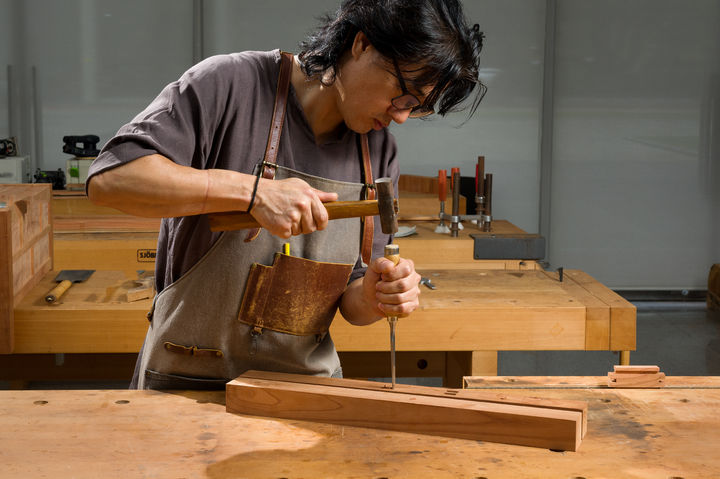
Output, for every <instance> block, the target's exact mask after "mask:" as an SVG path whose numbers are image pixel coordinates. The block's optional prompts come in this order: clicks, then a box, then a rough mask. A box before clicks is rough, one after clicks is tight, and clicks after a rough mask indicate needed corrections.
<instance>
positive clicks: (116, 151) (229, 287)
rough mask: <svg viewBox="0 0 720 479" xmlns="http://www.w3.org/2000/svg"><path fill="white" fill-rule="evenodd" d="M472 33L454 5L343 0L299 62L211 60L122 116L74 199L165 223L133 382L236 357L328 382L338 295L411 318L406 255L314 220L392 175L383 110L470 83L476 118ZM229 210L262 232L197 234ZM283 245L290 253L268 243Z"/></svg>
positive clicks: (452, 93)
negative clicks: (391, 255) (329, 205)
mask: <svg viewBox="0 0 720 479" xmlns="http://www.w3.org/2000/svg"><path fill="white" fill-rule="evenodd" d="M482 38H483V35H482V33H481V32H479V29H478V27H477V25H475V26H474V27H468V26H467V24H466V22H465V19H464V17H463V13H462V8H461V6H460V4H459V3H458V2H457V1H455V0H448V1H440V0H416V1H409V0H386V1H376V0H349V1H345V2H343V3H342V5H341V6H340V8H339V9H338V11H337V12H336V14H335V15H334V16H328V17H327V18H326V19H325V22H324V24H323V25H322V26H321V27H320V28H319V29H318V31H317V32H316V33H315V34H314V35H313V36H311V37H310V38H309V39H308V40H307V41H306V42H305V43H304V44H303V51H302V52H301V53H300V54H299V55H298V56H295V57H293V56H292V55H289V54H283V53H281V52H279V51H271V52H243V53H237V54H231V55H221V56H216V57H212V58H209V59H207V60H205V61H203V62H201V63H200V64H198V65H196V66H194V67H193V68H191V69H190V70H189V71H188V72H186V73H185V74H184V75H183V76H182V77H181V78H180V79H179V80H178V81H176V82H173V83H171V84H170V85H168V86H167V87H166V88H165V89H164V90H163V91H162V92H161V93H160V95H159V96H158V97H157V98H156V99H155V100H154V101H153V103H151V104H150V105H149V106H148V107H147V109H146V110H145V111H143V112H142V113H140V114H139V115H138V116H137V117H136V118H135V119H134V120H133V121H132V122H131V123H129V124H128V125H125V126H124V127H122V128H121V129H120V131H119V132H118V134H117V135H116V136H115V137H114V138H113V139H111V140H110V141H109V142H108V143H107V145H105V147H104V149H103V151H102V152H101V154H100V155H99V156H98V158H97V159H96V160H95V162H94V163H93V165H92V167H91V170H90V173H89V177H88V195H89V196H90V199H91V200H92V201H94V202H95V203H97V204H101V205H108V206H113V207H116V208H118V209H121V210H123V211H125V212H127V213H131V214H135V215H140V216H156V217H163V218H164V219H163V222H162V227H161V231H160V236H159V238H158V249H157V256H156V282H157V291H158V295H157V296H156V298H155V301H154V305H153V311H151V312H150V314H149V315H148V317H149V318H150V319H151V323H150V328H149V331H148V336H147V337H146V340H145V344H144V346H143V349H142V351H141V354H140V356H139V359H138V363H137V366H136V371H135V376H134V379H133V383H132V385H131V387H139V388H219V387H223V386H224V383H225V382H226V381H227V380H229V379H232V378H234V377H236V376H238V375H239V374H241V373H242V372H244V371H245V370H247V369H260V370H272V371H283V372H291V373H305V374H315V375H325V376H341V374H342V370H341V367H340V363H339V360H338V357H337V353H336V351H335V347H334V345H333V342H332V339H331V338H330V335H329V334H328V333H327V330H328V327H329V325H330V322H331V321H332V318H333V316H334V313H335V310H336V309H337V308H338V307H339V308H340V312H341V313H342V315H343V317H344V318H345V319H346V320H348V321H349V322H351V323H352V324H356V325H365V324H371V323H373V322H375V321H377V320H379V319H381V318H384V317H386V316H387V315H397V316H403V315H407V314H408V313H410V312H412V311H413V310H414V309H415V308H416V307H417V305H418V295H419V289H418V282H419V279H420V278H419V276H418V274H417V273H416V272H415V270H414V266H413V263H412V261H411V260H408V259H402V260H401V261H400V262H399V263H398V264H397V265H393V263H392V262H390V261H389V260H387V259H384V258H382V248H383V246H384V245H386V244H388V243H389V241H390V238H389V237H388V236H387V235H383V234H382V233H380V231H379V230H380V228H379V227H378V228H373V227H372V225H373V221H372V220H369V221H365V222H364V223H363V222H361V221H360V220H358V219H348V220H334V221H332V222H329V221H328V217H327V211H326V210H325V207H324V206H323V203H324V202H328V201H335V200H357V199H361V198H365V197H368V195H370V196H371V195H372V189H371V188H368V187H367V186H368V185H371V184H372V180H373V178H378V177H381V176H389V177H391V178H392V179H393V181H394V182H395V185H397V178H398V175H399V167H398V164H397V159H396V146H395V141H394V139H393V137H392V135H391V134H390V133H389V132H388V131H387V126H388V125H389V124H390V123H391V122H393V121H394V122H396V123H398V124H402V123H404V122H405V121H406V120H407V119H408V118H409V117H411V116H426V115H428V114H431V113H433V112H435V111H436V112H437V113H439V114H441V115H444V114H445V113H447V112H449V111H452V110H453V109H455V108H457V107H458V105H460V103H461V102H463V100H465V99H466V98H468V97H469V96H470V95H471V94H472V93H473V92H475V93H474V100H473V101H472V102H471V113H472V112H474V110H475V108H476V107H477V104H478V102H479V101H480V99H481V98H482V94H483V92H484V87H483V86H482V84H481V83H480V82H479V80H478V68H479V67H478V63H479V54H480V50H481V49H482ZM232 210H240V211H248V212H250V213H251V214H252V215H253V216H254V217H255V218H256V219H257V221H258V222H259V224H260V225H261V226H262V230H260V231H259V232H258V231H252V232H248V231H234V232H226V233H224V234H222V235H221V234H219V233H213V232H211V231H210V229H209V226H208V219H207V216H206V214H207V213H213V212H220V211H232ZM285 242H289V243H290V251H291V255H281V254H277V253H278V252H279V251H282V245H283V243H285ZM371 251H372V253H373V254H372V255H371V254H370V253H371ZM372 257H374V258H375V259H372V260H371V258H372ZM287 271H293V273H288V272H287ZM268 285H272V286H268Z"/></svg>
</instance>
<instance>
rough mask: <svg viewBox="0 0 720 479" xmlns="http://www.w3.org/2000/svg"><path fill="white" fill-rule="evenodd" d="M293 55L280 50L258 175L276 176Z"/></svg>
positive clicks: (256, 230) (252, 234) (251, 235)
mask: <svg viewBox="0 0 720 479" xmlns="http://www.w3.org/2000/svg"><path fill="white" fill-rule="evenodd" d="M292 67H293V56H292V53H288V52H280V74H279V75H278V83H277V89H276V90H275V107H274V108H273V115H272V121H271V122H270V133H269V134H268V141H267V146H266V147H265V157H264V158H263V162H262V165H261V166H260V170H259V171H258V172H257V174H258V175H262V177H263V178H265V179H268V180H272V179H273V178H275V170H276V166H277V153H278V147H279V144H280V135H281V134H282V128H283V124H284V123H285V110H286V107H287V98H288V92H289V91H290V77H291V76H292ZM258 234H260V228H254V229H252V230H250V231H248V234H247V237H246V238H245V241H246V242H249V241H252V240H254V239H255V238H257V236H258Z"/></svg>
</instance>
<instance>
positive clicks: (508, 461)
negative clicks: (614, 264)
mask: <svg viewBox="0 0 720 479" xmlns="http://www.w3.org/2000/svg"><path fill="white" fill-rule="evenodd" d="M486 379H490V378H486ZM496 379H497V382H496V383H495V384H494V385H492V384H490V385H488V389H486V390H485V391H483V392H486V393H492V394H502V395H503V396H507V397H513V395H521V396H528V395H530V396H538V397H542V398H555V399H562V400H565V399H571V400H581V401H586V402H587V403H588V406H589V408H588V414H589V420H588V432H587V434H586V436H585V438H584V439H583V443H582V445H581V447H580V448H579V450H578V451H577V452H554V451H551V450H549V449H539V448H534V447H525V446H514V445H505V444H496V443H489V442H479V441H473V440H467V439H453V438H442V437H436V436H427V435H423V434H413V433H405V432H392V431H382V430H376V429H368V428H363V427H353V426H338V425H332V424H324V423H315V422H306V421H299V420H288V419H268V418H261V417H256V416H245V415H241V414H228V413H227V412H226V410H225V398H224V394H225V393H224V392H222V391H216V392H200V391H194V392H188V391H178V392H155V391H127V390H121V391H118V390H104V391H0V444H2V445H3V447H2V459H3V460H2V468H3V469H2V470H3V472H5V473H6V475H9V476H12V477H43V476H47V477H53V478H55V479H64V478H66V477H67V478H69V477H73V478H93V479H94V478H97V477H103V478H106V479H112V478H122V479H125V478H128V477H156V478H166V477H167V478H178V477H212V478H217V479H223V478H234V477H274V478H278V477H288V478H298V477H307V478H310V477H328V476H333V477H389V478H391V477H393V478H394V477H433V478H457V477H487V478H497V477H511V478H515V479H530V478H531V479H538V478H539V479H543V478H552V479H555V478H578V477H585V478H628V479H645V478H664V479H666V478H670V477H678V478H679V477H683V478H688V479H689V478H691V477H698V478H710V477H717V471H718V470H720V458H719V457H718V455H717V444H720V416H718V414H717V411H718V410H719V409H720V389H719V388H720V378H688V379H693V380H694V383H689V384H686V385H685V386H678V387H677V388H672V383H674V381H672V379H673V378H672V377H668V382H669V383H670V384H668V386H666V387H665V388H664V389H654V390H642V389H623V390H616V389H608V388H607V387H606V386H605V388H604V389H585V388H579V387H576V388H574V389H557V388H556V384H557V383H558V382H565V381H563V380H565V379H568V378H540V379H539V380H538V381H537V382H535V383H534V384H530V385H528V386H526V387H529V388H531V389H529V390H522V389H520V388H517V389H506V388H504V387H503V383H506V384H517V383H518V382H519V381H516V382H514V383H510V382H509V380H510V379H513V378H496ZM542 379H547V380H548V381H550V382H546V383H543V382H542ZM579 379H581V380H584V381H581V382H585V383H588V382H600V383H603V382H606V381H607V378H605V377H594V378H579ZM677 379H681V378H677ZM668 388H671V389H668Z"/></svg>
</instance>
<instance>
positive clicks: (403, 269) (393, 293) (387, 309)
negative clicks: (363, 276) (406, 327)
mask: <svg viewBox="0 0 720 479" xmlns="http://www.w3.org/2000/svg"><path fill="white" fill-rule="evenodd" d="M372 269H373V270H374V271H376V272H377V273H379V274H380V279H381V280H380V281H378V282H377V283H376V284H375V299H376V300H377V301H378V303H379V304H378V309H380V310H381V311H382V312H383V313H385V314H386V315H387V316H399V317H402V316H407V315H408V314H410V313H411V312H413V311H414V310H415V309H416V308H417V307H418V305H419V296H420V288H419V284H420V275H419V274H418V273H417V272H416V271H415V266H414V264H413V262H412V261H411V260H408V259H402V258H401V259H400V262H399V263H398V264H397V266H394V265H393V263H392V261H389V260H386V259H384V258H378V260H376V261H375V262H374V263H373V268H372Z"/></svg>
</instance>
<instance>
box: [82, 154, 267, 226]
mask: <svg viewBox="0 0 720 479" xmlns="http://www.w3.org/2000/svg"><path fill="white" fill-rule="evenodd" d="M254 181H255V177H254V176H252V175H246V174H242V173H238V172H235V171H230V170H198V169H195V168H190V167H187V166H182V165H178V164H176V163H174V162H172V161H171V160H169V159H168V158H166V157H164V156H161V155H150V156H144V157H141V158H138V159H137V160H134V161H131V162H130V163H126V164H124V165H121V166H119V167H117V168H113V169H111V170H107V171H105V172H103V173H100V174H98V175H96V176H94V177H92V178H91V180H90V183H89V185H88V195H89V197H90V200H92V201H93V202H94V203H95V204H98V205H102V206H110V207H113V208H116V209H119V210H121V211H124V212H125V213H129V214H133V215H136V216H145V217H172V216H188V215H197V214H202V213H212V212H218V211H231V210H245V209H247V206H248V204H249V202H250V198H251V196H252V188H253V184H254Z"/></svg>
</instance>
